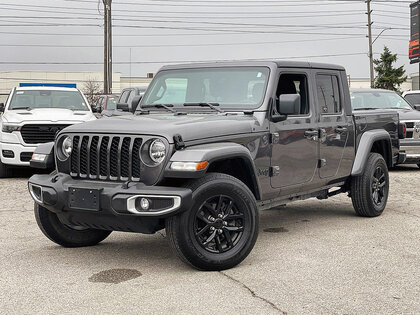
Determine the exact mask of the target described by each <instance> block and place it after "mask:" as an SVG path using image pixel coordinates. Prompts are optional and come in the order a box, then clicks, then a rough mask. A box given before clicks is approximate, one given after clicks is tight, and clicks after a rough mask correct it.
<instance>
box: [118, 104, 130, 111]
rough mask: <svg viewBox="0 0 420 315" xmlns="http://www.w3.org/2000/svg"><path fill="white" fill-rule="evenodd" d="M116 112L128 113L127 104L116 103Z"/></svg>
mask: <svg viewBox="0 0 420 315" xmlns="http://www.w3.org/2000/svg"><path fill="white" fill-rule="evenodd" d="M117 110H120V111H122V112H128V111H129V110H130V108H129V106H128V104H127V103H118V104H117Z"/></svg>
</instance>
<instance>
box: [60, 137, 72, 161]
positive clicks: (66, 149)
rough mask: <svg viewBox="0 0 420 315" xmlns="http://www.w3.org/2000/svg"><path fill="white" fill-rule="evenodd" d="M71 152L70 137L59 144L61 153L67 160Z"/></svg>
mask: <svg viewBox="0 0 420 315" xmlns="http://www.w3.org/2000/svg"><path fill="white" fill-rule="evenodd" d="M72 150H73V142H72V141H71V139H70V137H66V138H65V139H64V140H63V142H62V143H61V152H62V153H63V155H64V156H65V157H66V158H68V157H69V156H70V154H71V151H72Z"/></svg>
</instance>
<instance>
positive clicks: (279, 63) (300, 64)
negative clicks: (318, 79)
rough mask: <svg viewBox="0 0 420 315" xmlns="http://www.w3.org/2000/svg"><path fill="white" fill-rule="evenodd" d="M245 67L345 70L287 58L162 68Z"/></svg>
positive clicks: (179, 65) (166, 67)
mask: <svg viewBox="0 0 420 315" xmlns="http://www.w3.org/2000/svg"><path fill="white" fill-rule="evenodd" d="M241 66H243V67H245V66H248V67H249V66H267V67H281V68H313V69H326V70H338V71H344V70H345V69H344V67H342V66H339V65H333V64H327V63H315V62H306V61H287V60H236V61H215V62H203V63H201V62H197V63H188V64H176V65H168V66H163V67H162V68H161V70H170V69H172V70H174V69H191V68H211V67H241Z"/></svg>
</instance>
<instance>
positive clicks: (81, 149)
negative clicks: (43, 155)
mask: <svg viewBox="0 0 420 315" xmlns="http://www.w3.org/2000/svg"><path fill="white" fill-rule="evenodd" d="M142 141H143V140H142V138H135V137H127V136H88V135H83V136H74V137H73V151H72V154H71V161H70V168H71V176H73V177H82V178H86V177H88V178H93V179H104V180H106V179H108V180H133V181H139V180H140V148H141V144H142Z"/></svg>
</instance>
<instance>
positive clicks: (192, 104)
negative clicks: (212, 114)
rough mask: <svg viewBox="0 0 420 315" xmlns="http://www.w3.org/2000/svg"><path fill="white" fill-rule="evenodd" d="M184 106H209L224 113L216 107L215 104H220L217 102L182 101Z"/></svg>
mask: <svg viewBox="0 0 420 315" xmlns="http://www.w3.org/2000/svg"><path fill="white" fill-rule="evenodd" d="M184 106H200V107H210V108H211V109H214V110H216V111H218V112H219V113H224V111H222V110H221V109H220V108H217V107H216V106H220V104H218V103H184Z"/></svg>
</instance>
